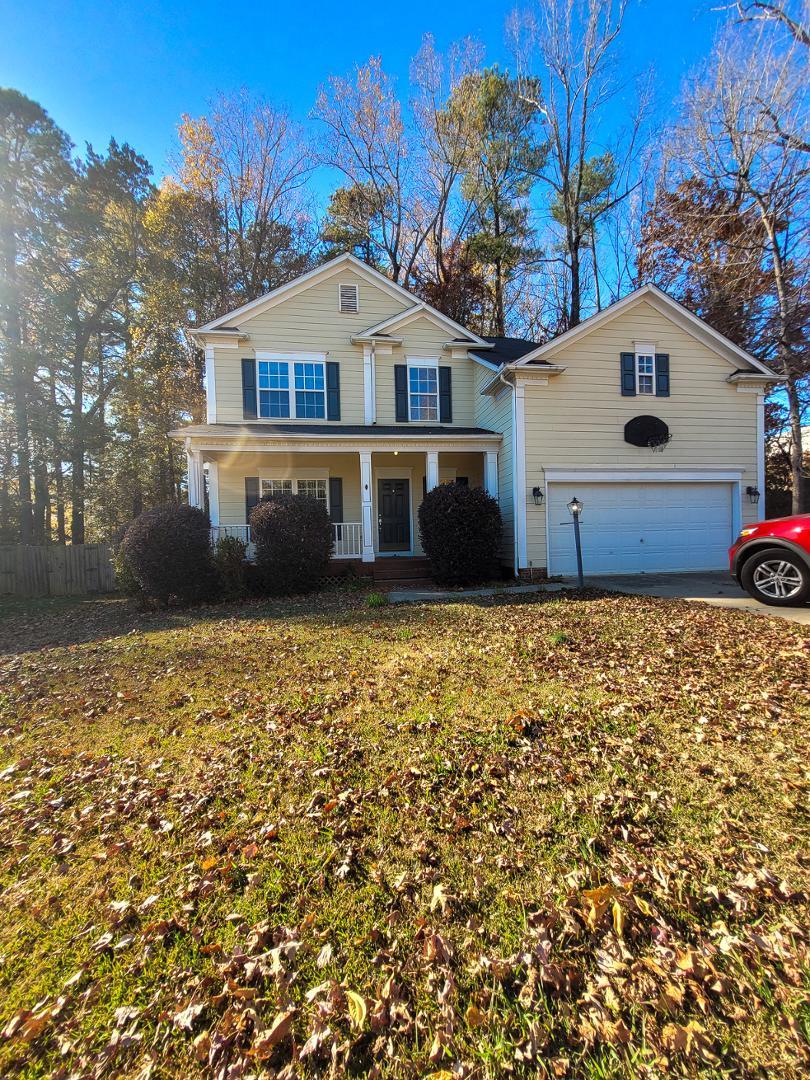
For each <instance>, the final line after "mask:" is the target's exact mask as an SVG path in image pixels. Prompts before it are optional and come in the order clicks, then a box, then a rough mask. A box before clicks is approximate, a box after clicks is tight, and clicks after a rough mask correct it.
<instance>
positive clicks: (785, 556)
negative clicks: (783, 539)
mask: <svg viewBox="0 0 810 1080" xmlns="http://www.w3.org/2000/svg"><path fill="white" fill-rule="evenodd" d="M740 584H741V585H742V587H743V588H744V589H745V591H746V592H747V593H749V594H750V595H751V596H753V598H754V599H755V600H759V601H760V603H762V604H769V605H770V606H771V607H798V606H799V605H801V604H803V603H805V601H806V600H807V599H808V598H810V567H808V566H807V564H806V563H805V562H803V561H802V559H801V558H799V556H798V555H794V553H793V552H792V551H788V549H787V548H780V547H773V548H766V549H765V551H758V552H757V553H756V555H752V556H751V558H750V559H748V560H747V561H746V562H745V564H744V565H743V568H742V573H741V574H740Z"/></svg>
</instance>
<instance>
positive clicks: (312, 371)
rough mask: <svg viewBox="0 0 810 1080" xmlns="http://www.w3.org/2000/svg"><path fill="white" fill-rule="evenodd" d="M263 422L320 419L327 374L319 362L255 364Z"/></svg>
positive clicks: (322, 413) (324, 415) (268, 362)
mask: <svg viewBox="0 0 810 1080" xmlns="http://www.w3.org/2000/svg"><path fill="white" fill-rule="evenodd" d="M256 366H257V376H258V380H257V382H258V390H259V400H258V406H259V416H260V417H261V418H262V419H270V420H273V419H285V420H286V419H289V418H290V417H291V416H294V417H295V418H296V419H297V420H323V419H324V418H325V417H326V373H325V364H324V363H323V361H322V360H278V359H273V360H262V359H259V360H257V361H256Z"/></svg>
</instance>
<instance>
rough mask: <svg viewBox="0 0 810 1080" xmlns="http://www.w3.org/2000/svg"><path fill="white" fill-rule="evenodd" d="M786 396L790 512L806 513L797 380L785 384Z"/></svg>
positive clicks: (799, 400)
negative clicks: (788, 436)
mask: <svg viewBox="0 0 810 1080" xmlns="http://www.w3.org/2000/svg"><path fill="white" fill-rule="evenodd" d="M785 395H786V397H787V400H788V419H789V422H790V512H791V514H801V513H803V512H804V502H805V500H804V477H803V468H802V465H803V462H802V457H803V453H802V451H803V447H802V411H801V398H800V395H799V389H798V387H797V385H796V378H795V376H793V375H789V376H788V379H787V382H786V383H785Z"/></svg>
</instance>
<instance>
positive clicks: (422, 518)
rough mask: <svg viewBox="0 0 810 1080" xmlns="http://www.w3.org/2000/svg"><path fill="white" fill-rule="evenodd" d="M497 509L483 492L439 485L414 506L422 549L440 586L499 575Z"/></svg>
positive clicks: (499, 516)
mask: <svg viewBox="0 0 810 1080" xmlns="http://www.w3.org/2000/svg"><path fill="white" fill-rule="evenodd" d="M502 534H503V523H502V521H501V511H500V507H499V506H498V504H497V502H496V501H495V499H493V498H492V496H491V495H488V494H487V492H486V491H484V489H483V488H471V487H466V486H464V485H462V484H440V485H439V487H436V488H433V490H432V491H429V492H428V493H427V495H425V497H424V499H423V500H422V505H421V506H420V507H419V535H420V537H421V539H422V550H423V551H424V553H425V555H427V557H428V559H430V568H431V572H432V574H433V577H434V578H435V579H436V581H438V582H439V583H440V584H442V585H469V584H473V583H475V582H480V581H488V580H490V579H492V578H493V577H496V576H497V575H498V569H499V566H498V563H499V554H500V546H501V536H502Z"/></svg>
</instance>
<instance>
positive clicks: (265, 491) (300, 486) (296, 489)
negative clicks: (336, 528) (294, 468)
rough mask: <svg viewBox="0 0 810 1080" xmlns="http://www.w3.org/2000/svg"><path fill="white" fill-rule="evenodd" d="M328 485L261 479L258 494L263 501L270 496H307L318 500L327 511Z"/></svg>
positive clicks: (316, 482) (313, 482) (304, 481)
mask: <svg viewBox="0 0 810 1080" xmlns="http://www.w3.org/2000/svg"><path fill="white" fill-rule="evenodd" d="M328 489H329V484H328V483H327V481H326V480H265V479H264V478H262V480H261V487H260V494H261V497H262V498H263V499H265V498H267V497H268V496H270V495H309V497H310V498H311V499H318V500H319V501H320V502H322V503H323V505H324V506H325V507H326V509H327V510H328V509H329V498H328V495H327V492H328Z"/></svg>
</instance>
